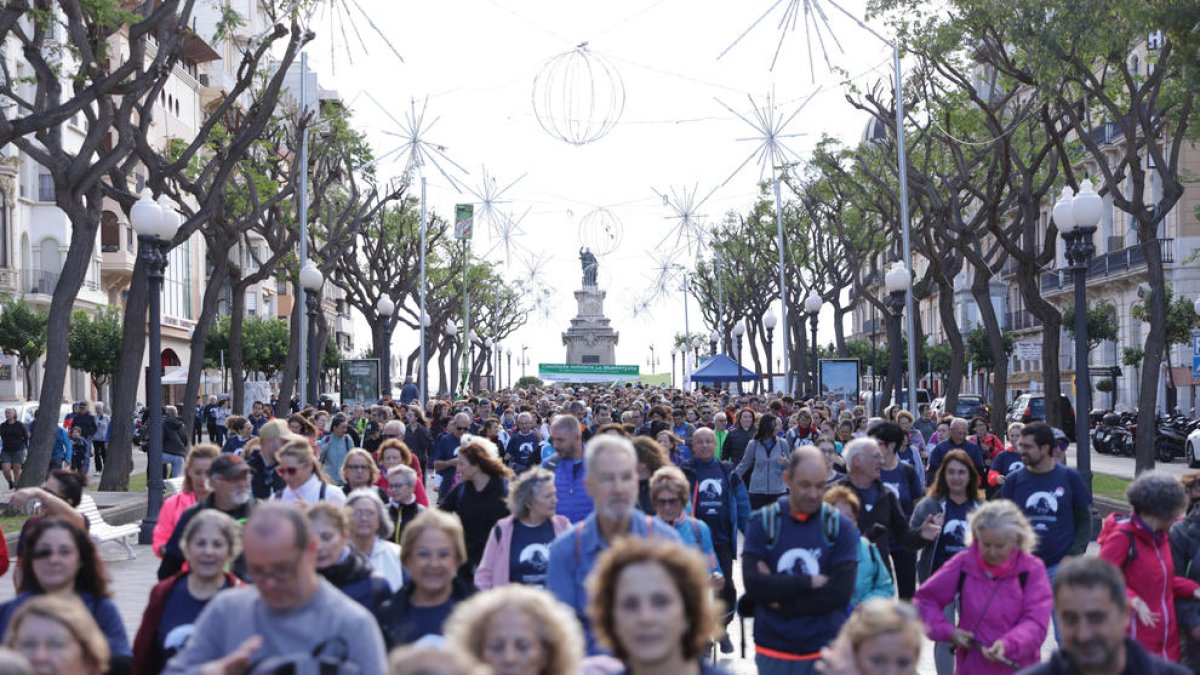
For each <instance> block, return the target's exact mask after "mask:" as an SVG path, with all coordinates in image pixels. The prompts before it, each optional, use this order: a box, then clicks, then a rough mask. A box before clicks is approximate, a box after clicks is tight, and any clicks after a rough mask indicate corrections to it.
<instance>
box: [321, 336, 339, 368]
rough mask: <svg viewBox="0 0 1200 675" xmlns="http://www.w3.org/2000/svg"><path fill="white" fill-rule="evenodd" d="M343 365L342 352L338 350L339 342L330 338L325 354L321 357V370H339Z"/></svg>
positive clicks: (326, 344) (326, 343)
mask: <svg viewBox="0 0 1200 675" xmlns="http://www.w3.org/2000/svg"><path fill="white" fill-rule="evenodd" d="M341 366H342V352H341V351H340V350H338V348H337V344H336V343H335V341H334V340H332V339H330V340H327V341H326V342H325V356H324V358H322V359H321V370H322V371H323V372H335V373H336V372H337V371H338V369H339V368H341Z"/></svg>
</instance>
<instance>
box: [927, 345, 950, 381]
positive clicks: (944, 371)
mask: <svg viewBox="0 0 1200 675" xmlns="http://www.w3.org/2000/svg"><path fill="white" fill-rule="evenodd" d="M952 356H953V354H952V353H951V350H950V345H949V343H946V342H942V343H940V344H936V345H926V346H925V364H924V365H925V368H926V369H927V370H928V371H929V372H932V373H934V374H935V375H937V376H939V377H941V378H942V379H945V378H946V377H948V376H949V375H950V361H951V358H952Z"/></svg>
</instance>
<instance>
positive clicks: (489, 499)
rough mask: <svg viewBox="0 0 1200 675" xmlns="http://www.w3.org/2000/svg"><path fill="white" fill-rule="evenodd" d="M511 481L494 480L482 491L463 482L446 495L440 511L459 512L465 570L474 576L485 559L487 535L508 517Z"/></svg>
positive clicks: (493, 478)
mask: <svg viewBox="0 0 1200 675" xmlns="http://www.w3.org/2000/svg"><path fill="white" fill-rule="evenodd" d="M507 497H508V482H507V481H505V480H504V479H503V478H496V477H492V479H491V480H489V481H488V484H487V485H486V486H485V487H484V488H483V491H482V492H480V491H478V490H476V489H475V485H474V484H473V483H471V482H469V481H463V482H461V483H459V484H458V486H456V487H455V488H454V490H453V491H451V492H450V494H448V495H446V500H445V501H444V502H442V504H441V505H440V508H441V509H442V510H443V511H449V512H450V513H457V514H458V517H459V518H460V519H461V520H462V523H463V539H465V540H466V544H467V562H466V565H464V568H466V571H470V572H471V573H472V574H471V577H472V578H473V577H474V571H475V566H476V565H478V564H479V561H480V560H481V559H482V558H483V549H484V547H485V546H487V538H488V534H489V533H490V532H491V531H492V527H494V526H495V525H496V521H498V520H500V519H501V518H503V517H505V516H507V515H508V505H507V504H505V500H506V498H507Z"/></svg>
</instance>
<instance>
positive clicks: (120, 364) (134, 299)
mask: <svg viewBox="0 0 1200 675" xmlns="http://www.w3.org/2000/svg"><path fill="white" fill-rule="evenodd" d="M148 286H149V282H148V280H147V275H146V266H145V264H143V263H142V260H141V258H140V257H139V258H138V259H137V262H136V263H134V266H133V277H132V278H131V279H130V281H129V293H127V294H126V295H125V333H124V335H123V336H122V337H121V356H120V359H118V361H117V374H116V375H115V376H114V377H113V387H112V396H111V401H112V403H111V404H110V405H111V407H112V422H111V423H110V425H109V427H108V461H107V462H105V463H104V473H103V475H101V476H100V489H101V490H104V491H108V492H124V491H125V490H128V489H129V474H130V473H132V472H133V411H134V403H135V402H136V400H137V390H138V383H139V382H141V380H142V377H143V370H142V356H143V355H144V354H145V349H146V312H147V310H148V309H149V301H150V294H149V292H148ZM188 417H191V415H188Z"/></svg>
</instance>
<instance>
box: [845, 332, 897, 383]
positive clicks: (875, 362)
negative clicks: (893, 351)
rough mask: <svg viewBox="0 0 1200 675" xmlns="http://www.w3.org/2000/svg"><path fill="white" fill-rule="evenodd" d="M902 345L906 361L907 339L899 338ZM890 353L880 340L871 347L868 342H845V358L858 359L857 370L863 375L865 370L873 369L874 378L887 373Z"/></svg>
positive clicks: (865, 372) (884, 342)
mask: <svg viewBox="0 0 1200 675" xmlns="http://www.w3.org/2000/svg"><path fill="white" fill-rule="evenodd" d="M900 339H901V341H902V344H903V345H904V346H903V347H902V348H901V353H902V354H905V357H904V358H905V360H907V359H908V356H907V354H908V339H907V338H905V337H904V336H901V337H900ZM889 354H890V352H889V351H888V345H887V341H886V340H880V341H879V343H878V344H875V345H872V344H871V341H870V340H846V356H847V357H848V358H851V359H858V363H859V368H860V369H861V371H862V374H863V375H866V374H867V369H868V368H871V367H874V373H875V376H876V377H882V376H883V375H886V374H887V371H888V359H889Z"/></svg>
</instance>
